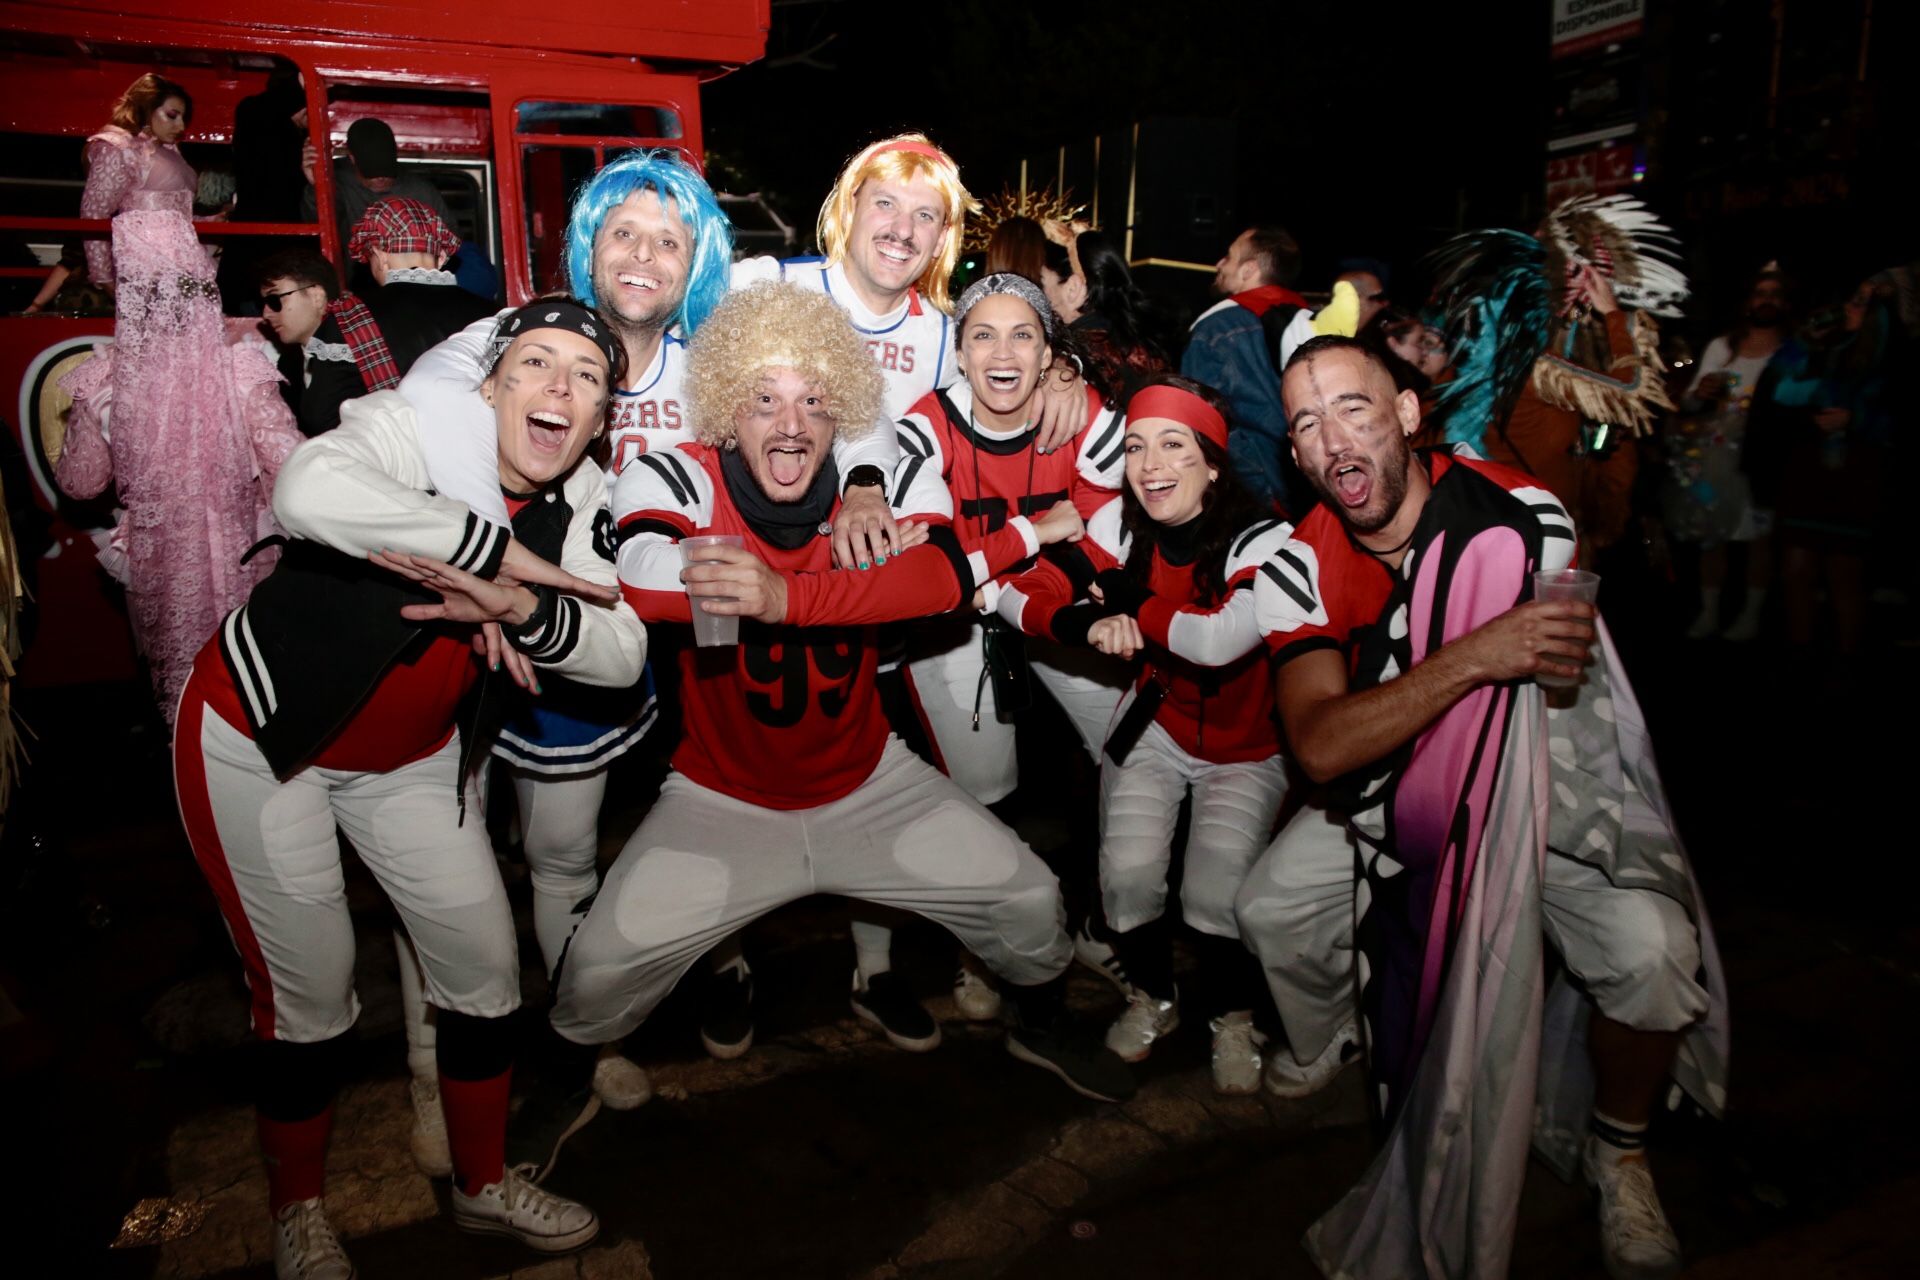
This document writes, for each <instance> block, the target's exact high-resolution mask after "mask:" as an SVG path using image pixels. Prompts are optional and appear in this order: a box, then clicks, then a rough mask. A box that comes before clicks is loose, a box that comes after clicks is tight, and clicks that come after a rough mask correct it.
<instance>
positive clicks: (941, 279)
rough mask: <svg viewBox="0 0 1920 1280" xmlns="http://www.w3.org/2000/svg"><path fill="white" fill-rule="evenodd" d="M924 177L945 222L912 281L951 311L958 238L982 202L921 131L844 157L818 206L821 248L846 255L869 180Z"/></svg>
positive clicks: (832, 258) (833, 256) (833, 257)
mask: <svg viewBox="0 0 1920 1280" xmlns="http://www.w3.org/2000/svg"><path fill="white" fill-rule="evenodd" d="M916 178H924V179H926V181H927V182H929V183H931V184H932V185H933V189H934V190H935V191H937V192H939V193H940V198H941V199H942V200H943V201H945V202H946V206H947V208H946V216H947V225H946V228H945V230H944V231H943V232H942V236H943V239H942V240H941V243H940V248H939V251H938V252H936V253H935V254H934V255H933V260H932V261H931V262H929V263H928V264H927V270H926V272H925V274H923V275H922V276H921V277H920V279H919V280H918V281H916V282H915V287H917V288H918V289H919V290H920V292H921V293H923V294H925V295H926V296H927V300H928V301H930V302H932V303H933V305H934V306H936V307H938V308H940V310H942V311H952V310H953V299H952V297H951V296H950V295H949V294H948V292H947V282H948V281H949V280H951V279H952V278H953V269H954V267H955V266H956V265H957V264H958V263H959V261H960V239H961V235H962V233H963V232H964V231H965V229H966V222H967V214H969V213H978V212H979V211H980V202H979V201H977V200H975V199H974V198H973V197H972V196H971V195H969V194H968V192H967V188H966V186H965V184H963V183H962V182H961V181H960V168H959V166H958V165H956V164H954V162H953V158H952V157H951V156H949V155H947V153H946V152H944V151H942V150H940V148H938V147H936V146H934V145H933V143H932V142H931V141H930V140H929V139H928V138H927V135H926V134H924V133H903V134H900V135H898V136H896V137H892V138H883V139H881V140H880V141H879V142H876V143H874V144H873V145H872V146H870V147H867V148H866V149H865V150H863V151H861V152H860V153H859V154H858V155H856V156H854V157H853V159H851V160H849V161H847V165H846V168H844V169H842V170H841V171H840V177H839V178H838V179H837V180H835V182H834V184H833V190H832V191H830V192H828V193H827V200H826V203H825V204H823V205H821V206H820V221H819V223H818V225H817V227H816V228H815V232H816V235H817V236H818V239H819V241H820V248H821V251H822V252H824V253H825V254H826V255H827V262H828V263H829V264H831V263H835V262H839V261H840V260H841V259H842V258H844V257H846V254H847V237H848V236H849V235H850V234H851V233H852V231H853V201H854V197H855V196H857V195H858V194H859V193H860V188H861V186H863V185H864V184H865V183H867V182H868V181H874V180H877V181H880V182H912V181H913V180H914V179H916Z"/></svg>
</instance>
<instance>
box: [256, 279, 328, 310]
mask: <svg viewBox="0 0 1920 1280" xmlns="http://www.w3.org/2000/svg"><path fill="white" fill-rule="evenodd" d="M316 287H317V286H315V285H310V284H302V285H295V286H294V287H293V288H291V289H282V290H281V291H280V292H278V293H263V294H261V295H260V305H261V306H263V307H265V308H266V309H267V310H269V311H278V310H279V309H280V306H281V304H282V303H283V302H285V301H286V300H287V298H288V297H289V296H290V295H292V294H296V293H304V292H305V291H306V290H308V289H312V288H316Z"/></svg>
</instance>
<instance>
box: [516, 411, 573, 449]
mask: <svg viewBox="0 0 1920 1280" xmlns="http://www.w3.org/2000/svg"><path fill="white" fill-rule="evenodd" d="M572 434H573V423H571V422H569V421H568V420H567V415H565V414H564V413H555V412H554V411H553V410H551V409H535V410H534V411H533V412H532V413H530V414H528V415H527V439H528V440H530V441H531V442H532V443H533V447H534V448H536V449H540V450H543V451H545V452H548V453H559V452H561V451H562V450H563V449H565V448H566V447H567V437H568V436H571V435H572Z"/></svg>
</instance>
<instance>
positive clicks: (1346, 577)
mask: <svg viewBox="0 0 1920 1280" xmlns="http://www.w3.org/2000/svg"><path fill="white" fill-rule="evenodd" d="M1422 459H1425V460H1426V463H1427V465H1428V467H1429V468H1430V470H1429V472H1428V478H1429V479H1430V480H1431V481H1432V483H1433V485H1434V487H1435V488H1438V487H1439V486H1440V485H1441V484H1442V483H1444V482H1445V480H1446V478H1447V474H1448V472H1449V471H1450V470H1451V469H1452V468H1454V467H1464V468H1467V469H1468V470H1470V471H1472V472H1475V473H1477V474H1478V475H1480V476H1483V477H1485V478H1486V479H1488V480H1491V481H1492V482H1493V483H1495V484H1497V485H1499V486H1500V487H1501V488H1503V489H1505V490H1506V491H1507V492H1508V493H1509V494H1511V495H1512V496H1513V497H1514V498H1516V499H1518V500H1519V501H1520V503H1521V504H1522V505H1523V506H1524V507H1525V508H1526V510H1527V511H1528V512H1529V513H1530V514H1531V515H1532V516H1533V518H1534V519H1536V520H1537V521H1539V525H1540V532H1541V535H1542V537H1541V547H1542V561H1541V565H1540V567H1541V568H1543V569H1564V568H1566V567H1568V566H1569V565H1570V564H1572V563H1573V557H1574V550H1575V541H1574V529H1573V521H1572V519H1571V518H1570V517H1569V516H1568V515H1567V509H1566V508H1565V507H1564V506H1562V505H1561V504H1560V500H1559V499H1558V498H1556V497H1554V496H1553V494H1552V493H1550V492H1548V491H1547V490H1546V489H1543V488H1541V487H1540V482H1539V481H1538V480H1537V479H1535V478H1534V477H1533V476H1530V475H1528V474H1527V473H1526V472H1524V471H1519V470H1516V469H1515V468H1512V467H1506V466H1502V465H1500V464H1499V463H1496V462H1487V461H1484V460H1482V459H1480V458H1478V457H1475V456H1472V455H1471V454H1467V455H1460V454H1449V453H1442V452H1437V451H1436V452H1432V453H1426V452H1423V453H1420V454H1416V455H1415V460H1414V462H1413V464H1412V465H1414V466H1419V465H1420V464H1421V460H1422ZM1410 569H1411V565H1410V563H1403V564H1402V566H1401V571H1402V572H1406V571H1409V570H1410ZM1394 573H1395V571H1394V570H1393V569H1390V568H1388V567H1387V565H1386V564H1384V563H1383V562H1382V561H1381V560H1380V559H1379V558H1378V557H1376V556H1373V555H1371V554H1369V553H1368V552H1367V551H1365V550H1364V549H1362V548H1361V547H1360V546H1358V545H1357V544H1356V543H1355V542H1354V540H1353V538H1352V536H1351V535H1349V534H1348V532H1347V528H1346V525H1345V524H1344V523H1342V522H1341V520H1340V517H1339V516H1338V515H1337V514H1335V513H1334V512H1333V511H1332V510H1331V509H1330V508H1329V507H1328V506H1327V505H1326V504H1325V503H1322V504H1320V505H1319V506H1317V507H1315V508H1314V509H1313V510H1312V511H1311V512H1310V513H1308V515H1307V517H1306V519H1304V520H1302V521H1301V522H1300V527H1299V528H1298V529H1296V530H1294V533H1293V537H1291V538H1289V539H1288V540H1287V541H1286V542H1284V543H1282V544H1281V545H1280V546H1279V547H1278V548H1277V549H1276V550H1275V551H1274V552H1273V554H1272V555H1271V556H1269V557H1268V559H1267V562H1266V563H1265V564H1263V565H1262V566H1261V567H1260V575H1259V577H1258V578H1257V579H1256V580H1255V582H1254V606H1255V609H1256V611H1257V614H1258V617H1259V620H1260V631H1261V634H1262V635H1264V636H1265V637H1266V641H1267V647H1268V648H1269V649H1270V650H1272V652H1273V653H1274V655H1275V656H1276V657H1277V658H1279V660H1280V661H1281V662H1286V661H1288V660H1290V659H1292V658H1296V657H1298V656H1300V655H1301V654H1303V653H1309V652H1311V651H1313V650H1315V649H1337V650H1339V652H1340V654H1341V656H1342V657H1343V658H1344V659H1345V660H1346V662H1347V669H1348V672H1349V674H1351V673H1352V671H1353V663H1354V661H1355V659H1356V657H1357V652H1358V647H1357V645H1356V644H1355V637H1356V635H1357V633H1359V632H1361V631H1363V630H1365V629H1367V628H1371V627H1375V626H1379V625H1381V622H1382V619H1381V614H1382V612H1383V611H1384V610H1385V609H1386V606H1387V601H1388V600H1389V598H1390V597H1391V596H1392V595H1393V590H1394ZM1400 622H1401V623H1402V624H1404V622H1405V619H1404V618H1402V619H1400ZM1394 634H1397V635H1403V634H1405V632H1404V629H1403V630H1401V631H1398V632H1395V633H1394Z"/></svg>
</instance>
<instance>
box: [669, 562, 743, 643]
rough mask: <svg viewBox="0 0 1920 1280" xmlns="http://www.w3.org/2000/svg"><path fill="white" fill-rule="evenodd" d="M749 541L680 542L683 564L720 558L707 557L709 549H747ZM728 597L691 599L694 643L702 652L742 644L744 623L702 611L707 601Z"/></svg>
mask: <svg viewBox="0 0 1920 1280" xmlns="http://www.w3.org/2000/svg"><path fill="white" fill-rule="evenodd" d="M745 545H746V540H745V539H744V538H742V537H741V536H740V535H739V534H737V533H709V534H704V535H702V536H700V537H697V538H682V539H680V563H681V564H683V565H689V566H691V565H696V564H701V563H704V562H707V561H711V560H715V559H717V558H718V557H716V556H710V555H707V554H705V552H706V549H707V548H708V547H743V546H745ZM728 598H729V597H727V596H704V597H702V596H688V597H687V605H688V607H689V608H690V609H692V611H693V642H694V644H696V645H698V646H699V647H701V648H702V649H706V648H711V647H714V646H717V645H728V644H739V643H740V619H739V618H736V617H733V616H730V615H729V616H722V615H720V614H714V613H708V612H707V611H706V610H705V609H702V608H701V607H700V603H701V601H702V600H703V599H705V600H725V599H728Z"/></svg>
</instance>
